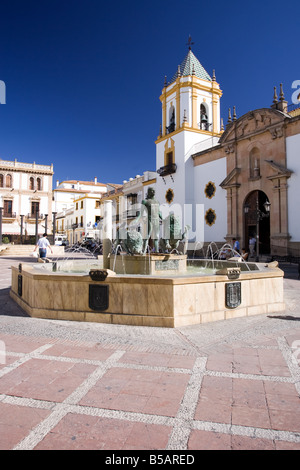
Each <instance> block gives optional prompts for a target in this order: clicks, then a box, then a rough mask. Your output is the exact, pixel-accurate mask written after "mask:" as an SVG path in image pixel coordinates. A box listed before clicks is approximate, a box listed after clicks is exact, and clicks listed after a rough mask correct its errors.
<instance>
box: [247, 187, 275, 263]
mask: <svg viewBox="0 0 300 470" xmlns="http://www.w3.org/2000/svg"><path fill="white" fill-rule="evenodd" d="M263 206H264V209H265V212H263V211H261V210H260V209H259V199H258V195H257V198H256V207H255V209H252V210H251V209H250V206H249V204H247V203H246V204H245V205H244V213H245V214H248V213H249V210H251V212H254V214H255V217H256V260H255V261H257V262H258V261H259V222H260V221H261V220H262V219H264V218H265V217H270V208H271V203H270V202H269V201H268V200H266V202H265V203H264V204H263Z"/></svg>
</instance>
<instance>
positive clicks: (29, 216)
mask: <svg viewBox="0 0 300 470" xmlns="http://www.w3.org/2000/svg"><path fill="white" fill-rule="evenodd" d="M37 217H38V220H42V219H43V218H44V216H43V214H39V213H38V214H37ZM26 218H27V220H29V221H31V220H36V213H33V212H30V213H29V214H27V215H26Z"/></svg>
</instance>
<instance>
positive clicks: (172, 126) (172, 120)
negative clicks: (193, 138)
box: [167, 105, 175, 134]
mask: <svg viewBox="0 0 300 470" xmlns="http://www.w3.org/2000/svg"><path fill="white" fill-rule="evenodd" d="M174 131H175V108H174V106H173V105H171V107H170V110H169V127H167V133H168V134H170V133H171V132H174Z"/></svg>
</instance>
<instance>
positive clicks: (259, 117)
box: [220, 108, 290, 144]
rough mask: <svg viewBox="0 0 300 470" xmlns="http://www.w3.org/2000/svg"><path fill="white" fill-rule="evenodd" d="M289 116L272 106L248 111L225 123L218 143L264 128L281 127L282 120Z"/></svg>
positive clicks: (241, 137)
mask: <svg viewBox="0 0 300 470" xmlns="http://www.w3.org/2000/svg"><path fill="white" fill-rule="evenodd" d="M286 118H290V116H289V115H287V114H285V113H283V112H282V111H279V110H277V109H272V108H261V109H256V110H255V111H249V112H248V113H246V114H244V115H243V116H241V117H240V118H239V119H237V120H236V121H233V122H232V123H230V124H229V125H227V127H226V129H225V132H224V133H223V135H222V136H221V138H220V143H222V144H224V143H226V142H231V141H232V140H235V139H243V138H245V137H248V136H250V135H253V134H257V133H260V132H263V131H264V130H271V131H272V130H273V129H274V128H275V129H276V130H277V134H278V135H279V132H278V129H279V128H281V127H282V125H283V123H284V120H285V119H286ZM271 133H272V132H271Z"/></svg>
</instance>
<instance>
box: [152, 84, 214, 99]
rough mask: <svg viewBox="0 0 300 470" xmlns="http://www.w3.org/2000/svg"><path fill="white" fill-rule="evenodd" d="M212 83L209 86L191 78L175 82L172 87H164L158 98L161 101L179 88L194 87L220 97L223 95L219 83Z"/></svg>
mask: <svg viewBox="0 0 300 470" xmlns="http://www.w3.org/2000/svg"><path fill="white" fill-rule="evenodd" d="M209 83H210V82H209ZM212 84H213V85H211V86H204V85H202V84H199V83H195V82H194V81H192V80H191V81H188V82H184V83H176V84H175V85H174V87H173V88H171V89H170V90H168V89H166V90H165V91H164V93H163V94H162V95H161V96H160V100H161V101H163V99H164V98H169V97H170V96H171V95H172V94H173V93H174V94H175V93H176V92H177V90H178V89H180V88H195V89H197V90H201V91H206V92H208V93H211V94H212V93H214V94H216V95H219V97H221V96H222V95H223V92H222V90H220V88H219V84H218V83H216V82H212Z"/></svg>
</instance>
